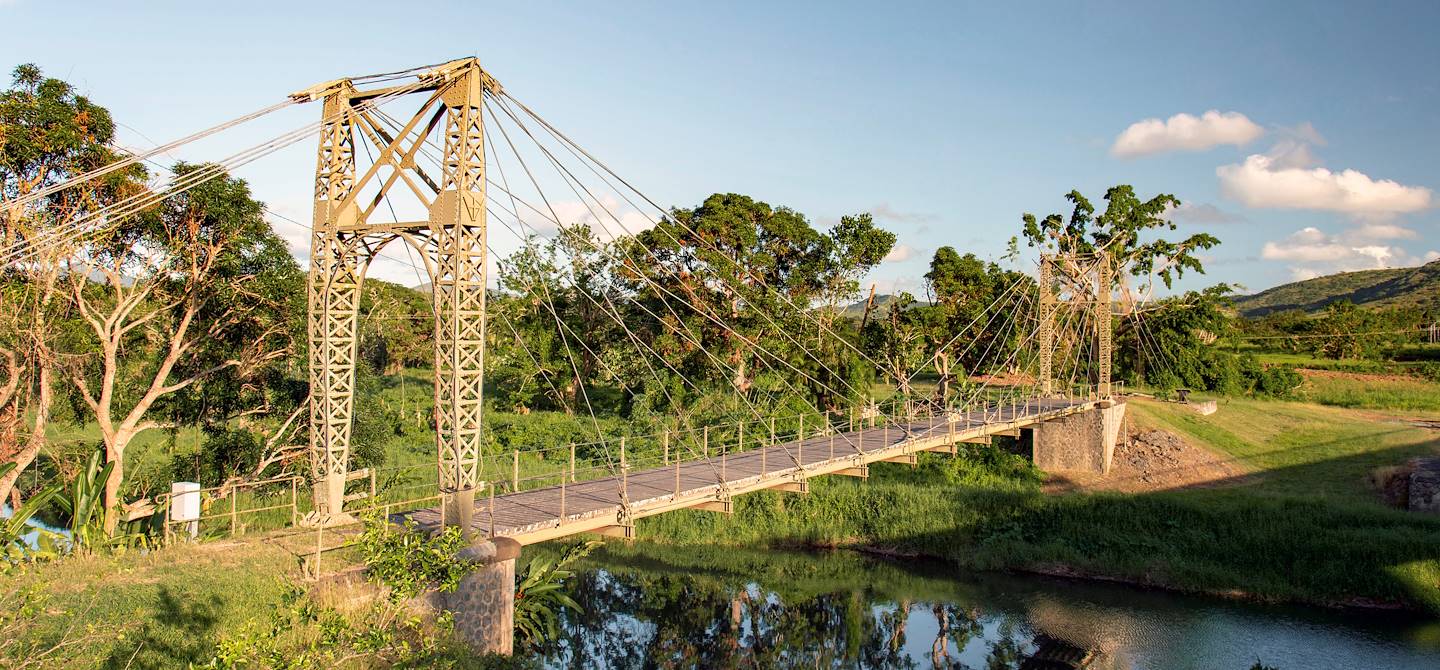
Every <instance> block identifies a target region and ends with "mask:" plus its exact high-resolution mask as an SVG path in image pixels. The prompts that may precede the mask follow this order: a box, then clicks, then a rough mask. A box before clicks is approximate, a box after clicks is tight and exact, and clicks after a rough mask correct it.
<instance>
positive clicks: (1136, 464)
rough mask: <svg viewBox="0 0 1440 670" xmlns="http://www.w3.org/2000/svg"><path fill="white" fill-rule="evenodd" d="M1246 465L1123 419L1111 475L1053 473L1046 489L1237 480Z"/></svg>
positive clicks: (1130, 488) (1137, 489)
mask: <svg viewBox="0 0 1440 670" xmlns="http://www.w3.org/2000/svg"><path fill="white" fill-rule="evenodd" d="M1245 476H1246V470H1245V468H1244V467H1243V466H1242V465H1240V463H1238V462H1236V461H1235V459H1234V458H1232V457H1230V456H1227V455H1225V454H1220V453H1217V452H1214V451H1211V450H1209V449H1206V448H1205V447H1202V446H1200V445H1197V444H1194V443H1192V442H1190V441H1188V440H1186V439H1185V438H1183V437H1181V436H1179V435H1176V434H1174V433H1171V432H1169V431H1165V430H1156V429H1152V428H1148V427H1143V426H1137V425H1135V423H1134V422H1132V421H1130V420H1129V419H1127V420H1126V421H1125V426H1124V427H1123V428H1122V430H1121V431H1120V439H1119V440H1118V441H1117V442H1116V444H1115V456H1114V459H1113V461H1112V463H1111V468H1110V474H1108V475H1098V474H1082V473H1072V474H1066V475H1052V476H1051V478H1050V479H1049V480H1048V481H1047V482H1046V486H1045V488H1046V491H1048V492H1051V493H1062V492H1068V491H1121V492H1125V493H1144V492H1147V491H1163V490H1166V489H1178V488H1189V487H1203V486H1221V485H1228V484H1237V483H1241V482H1243V481H1244V480H1245Z"/></svg>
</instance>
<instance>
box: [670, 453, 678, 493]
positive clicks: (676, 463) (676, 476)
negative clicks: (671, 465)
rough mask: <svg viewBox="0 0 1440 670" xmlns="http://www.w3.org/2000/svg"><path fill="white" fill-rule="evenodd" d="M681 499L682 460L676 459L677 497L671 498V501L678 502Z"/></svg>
mask: <svg viewBox="0 0 1440 670" xmlns="http://www.w3.org/2000/svg"><path fill="white" fill-rule="evenodd" d="M679 498H680V459H679V458H676V459H675V497H674V498H671V500H676V499H679Z"/></svg>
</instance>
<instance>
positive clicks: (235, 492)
mask: <svg viewBox="0 0 1440 670" xmlns="http://www.w3.org/2000/svg"><path fill="white" fill-rule="evenodd" d="M239 497H240V487H238V486H236V487H234V488H232V489H230V537H232V538H233V537H235V524H236V521H237V519H236V518H235V504H236V503H235V500H236V499H237V498H239Z"/></svg>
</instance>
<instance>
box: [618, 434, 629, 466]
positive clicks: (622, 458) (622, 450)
mask: <svg viewBox="0 0 1440 670" xmlns="http://www.w3.org/2000/svg"><path fill="white" fill-rule="evenodd" d="M628 469H630V466H629V465H628V464H627V463H626V462H625V437H624V436H621V437H620V470H621V471H622V472H623V471H625V470H628Z"/></svg>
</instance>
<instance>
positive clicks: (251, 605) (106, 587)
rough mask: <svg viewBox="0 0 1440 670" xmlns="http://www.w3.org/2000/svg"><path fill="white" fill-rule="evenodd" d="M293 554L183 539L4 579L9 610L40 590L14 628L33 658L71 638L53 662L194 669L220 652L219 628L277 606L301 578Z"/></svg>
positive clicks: (15, 655)
mask: <svg viewBox="0 0 1440 670" xmlns="http://www.w3.org/2000/svg"><path fill="white" fill-rule="evenodd" d="M295 566H296V563H295V561H294V559H292V558H291V557H290V555H289V554H287V553H286V552H284V551H283V550H280V549H278V548H275V547H274V546H273V545H268V544H264V543H246V544H228V545H226V546H224V547H223V548H222V547H220V546H199V547H197V546H188V545H187V546H178V547H172V548H168V549H164V550H160V551H157V552H153V553H151V554H149V555H144V556H142V555H140V554H138V553H136V552H130V553H127V554H122V555H118V556H86V557H74V558H70V559H66V560H63V561H57V562H53V563H49V564H45V565H40V566H35V567H31V568H28V569H27V570H25V571H23V572H20V573H18V574H16V573H12V574H10V575H6V576H4V577H3V580H4V582H5V591H6V595H4V596H3V597H0V598H3V602H4V604H5V606H6V607H7V608H11V607H14V602H11V601H15V600H17V599H19V598H20V597H22V596H21V594H23V593H25V592H27V591H30V592H34V593H38V594H41V597H43V598H45V601H44V602H43V605H42V607H41V609H40V613H39V614H38V615H37V616H34V617H33V618H29V619H28V620H25V621H22V622H21V623H20V628H19V630H11V631H9V633H10V634H11V635H12V637H15V638H17V639H18V640H19V646H18V648H8V649H5V653H4V654H3V655H0V656H4V657H9V658H11V659H23V658H27V657H30V656H33V655H34V654H36V653H38V651H40V650H44V649H48V648H49V647H51V646H52V645H54V644H57V643H59V642H62V641H66V642H67V645H66V646H65V647H64V648H63V649H62V650H61V651H59V652H57V654H58V657H56V658H53V660H52V659H47V660H46V663H45V664H44V666H43V667H65V668H111V667H114V668H121V667H134V668H152V667H185V664H186V663H201V662H204V661H207V660H208V659H209V658H210V657H211V656H212V655H213V654H214V643H215V638H216V636H217V635H218V634H220V633H222V632H225V631H230V630H235V629H237V628H239V627H241V626H242V625H244V624H245V623H246V622H249V621H252V620H254V619H256V618H257V617H264V616H266V615H267V614H268V612H269V611H270V610H271V608H273V607H274V606H276V605H277V604H278V603H279V602H280V599H281V596H282V594H284V593H285V591H286V590H287V588H288V584H289V583H290V581H291V580H293V578H294V576H295V573H296V572H297V571H296V569H295Z"/></svg>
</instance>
